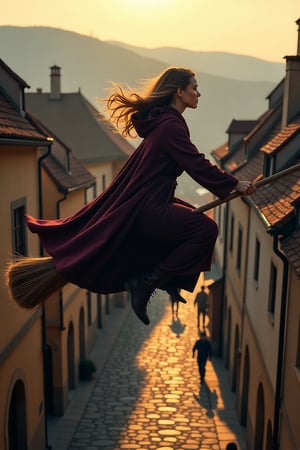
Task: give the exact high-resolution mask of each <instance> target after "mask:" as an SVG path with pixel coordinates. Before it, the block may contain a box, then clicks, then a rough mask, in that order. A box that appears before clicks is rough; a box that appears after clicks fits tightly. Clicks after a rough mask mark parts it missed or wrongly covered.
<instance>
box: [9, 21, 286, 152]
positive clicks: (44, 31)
mask: <svg viewBox="0 0 300 450" xmlns="http://www.w3.org/2000/svg"><path fill="white" fill-rule="evenodd" d="M135 49H136V48H135ZM140 50H141V51H142V49H140ZM145 53H148V50H145ZM166 54H167V55H168V54H170V55H171V54H172V61H173V63H174V64H176V65H185V63H186V62H187V59H185V56H184V55H185V54H187V55H189V57H190V55H191V52H185V51H184V50H177V49H170V51H169V50H168V52H167V53H166ZM176 54H178V56H177V57H176ZM0 56H1V58H2V59H3V60H4V61H5V62H6V64H8V65H9V66H10V67H11V68H12V69H13V70H14V71H16V72H17V73H18V75H20V76H21V77H22V78H23V79H24V80H25V81H26V82H27V83H28V84H29V85H30V86H31V87H32V88H31V90H36V89H37V88H42V89H43V90H44V91H49V89H50V78H49V73H50V70H49V67H50V66H52V65H53V64H57V65H59V66H60V67H61V68H62V70H61V74H62V82H61V84H62V90H63V91H65V92H74V91H77V90H78V89H79V88H80V89H81V91H82V93H83V94H84V95H85V96H86V97H87V98H88V99H89V100H90V101H91V102H92V103H93V104H94V105H95V106H96V107H98V108H99V109H101V107H102V105H101V104H100V103H97V101H96V99H97V97H103V96H104V95H105V88H107V87H108V86H109V84H110V81H112V80H113V81H117V82H118V81H120V82H125V83H127V84H129V85H131V86H135V85H136V84H137V82H138V80H141V79H144V78H148V77H151V76H154V75H156V74H157V73H159V72H160V71H161V70H163V69H164V68H165V67H167V66H169V65H170V63H169V62H167V63H166V62H164V61H159V60H157V59H154V58H150V57H146V56H141V55H139V54H137V53H136V51H133V50H130V49H128V48H126V47H125V46H124V47H123V46H120V45H115V44H112V43H107V42H103V41H100V40H99V39H95V38H93V37H88V36H83V35H80V34H78V33H74V32H71V31H65V30H61V29H57V28H50V27H13V26H1V27H0ZM215 57H216V55H215ZM199 58H200V52H199ZM235 58H236V61H239V60H240V61H241V62H240V65H241V66H242V65H243V62H244V59H243V57H239V56H235ZM197 60H198V56H197V55H194V61H195V62H197ZM199 60H200V59H199ZM236 64H237V62H236ZM253 64H254V63H253ZM257 64H258V65H259V64H260V61H259V60H257ZM265 64H266V66H267V67H270V68H274V67H277V66H274V64H273V63H268V62H266V63H265ZM188 66H191V64H190V63H189V64H188ZM253 67H255V64H254V65H253ZM200 69H201V68H199V74H198V73H197V78H198V83H199V89H200V91H201V94H202V96H201V99H200V103H199V106H198V110H197V111H187V112H186V114H185V117H186V118H187V120H188V123H189V125H190V129H191V136H192V139H193V141H194V142H195V143H196V145H198V146H199V148H200V149H201V150H202V151H204V152H208V153H210V151H211V150H212V149H213V148H215V147H216V146H218V145H220V144H222V143H223V142H224V140H225V139H226V134H225V131H226V129H227V127H228V125H229V123H230V122H231V120H232V119H233V118H235V119H255V118H256V117H257V116H258V115H260V114H261V113H262V112H263V111H264V110H265V109H266V107H267V104H266V102H265V97H266V96H267V95H268V93H269V92H270V91H271V90H272V89H273V88H274V86H275V83H274V82H272V81H244V80H233V79H230V78H226V77H224V76H223V73H224V71H225V66H224V64H223V63H220V64H219V76H216V75H211V74H208V73H203V72H202V70H200ZM252 73H254V69H253V70H252ZM261 75H262V74H261ZM274 78H275V75H274ZM280 80H281V77H279V78H278V80H277V81H278V82H279V81H280Z"/></svg>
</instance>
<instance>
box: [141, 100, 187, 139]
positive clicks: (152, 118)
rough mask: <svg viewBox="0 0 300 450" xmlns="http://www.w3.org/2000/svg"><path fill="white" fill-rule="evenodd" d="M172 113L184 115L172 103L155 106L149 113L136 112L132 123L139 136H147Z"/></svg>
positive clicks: (179, 115) (178, 115)
mask: <svg viewBox="0 0 300 450" xmlns="http://www.w3.org/2000/svg"><path fill="white" fill-rule="evenodd" d="M170 115H171V116H173V115H175V116H177V117H180V118H181V119H182V120H184V119H183V117H182V115H181V114H180V112H179V111H177V109H176V108H174V107H173V106H170V105H163V106H155V107H154V108H152V109H151V110H150V111H148V112H147V113H135V114H133V116H132V123H133V126H134V128H135V131H136V133H137V134H138V136H139V137H141V138H145V137H147V136H148V135H149V134H150V133H151V131H152V130H153V129H154V128H156V127H157V125H159V124H160V123H162V122H164V121H165V120H167V119H169V118H170Z"/></svg>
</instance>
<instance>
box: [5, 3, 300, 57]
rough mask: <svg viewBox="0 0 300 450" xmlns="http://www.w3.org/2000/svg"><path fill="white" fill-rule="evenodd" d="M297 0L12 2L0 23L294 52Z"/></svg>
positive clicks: (254, 52) (255, 51)
mask: <svg viewBox="0 0 300 450" xmlns="http://www.w3.org/2000/svg"><path fill="white" fill-rule="evenodd" d="M298 18H300V0H51V1H49V2H48V1H47V2H45V1H41V0H26V1H24V0H13V1H11V2H8V1H6V2H2V5H1V14H0V25H17V26H33V25H40V26H51V27H57V28H62V29H65V30H70V31H75V32H77V33H81V34H85V35H89V36H93V37H96V38H98V39H101V40H104V41H106V40H117V41H122V42H125V43H127V44H133V45H138V46H141V47H159V46H172V47H180V48H185V49H191V50H201V51H225V52H230V53H238V54H244V55H250V56H256V57H258V58H262V59H266V60H269V61H281V62H282V61H283V59H282V58H283V57H284V56H286V55H295V54H296V49H297V25H296V24H295V21H296V20H297V19H298Z"/></svg>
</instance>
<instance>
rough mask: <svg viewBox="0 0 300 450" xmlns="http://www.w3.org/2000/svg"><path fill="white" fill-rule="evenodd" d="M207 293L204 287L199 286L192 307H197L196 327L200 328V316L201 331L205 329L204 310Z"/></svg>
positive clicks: (206, 304)
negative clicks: (199, 289)
mask: <svg viewBox="0 0 300 450" xmlns="http://www.w3.org/2000/svg"><path fill="white" fill-rule="evenodd" d="M207 298H208V296H207V293H206V292H205V286H201V291H200V292H198V293H197V295H196V297H195V301H194V306H195V305H197V327H198V329H199V328H200V316H202V329H204V328H205V319H206V310H207V307H208V303H207Z"/></svg>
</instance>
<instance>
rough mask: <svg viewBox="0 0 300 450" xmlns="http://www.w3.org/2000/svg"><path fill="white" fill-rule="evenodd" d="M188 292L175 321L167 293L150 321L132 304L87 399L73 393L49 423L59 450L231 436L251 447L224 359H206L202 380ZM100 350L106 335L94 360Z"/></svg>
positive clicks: (168, 444)
mask: <svg viewBox="0 0 300 450" xmlns="http://www.w3.org/2000/svg"><path fill="white" fill-rule="evenodd" d="M185 294H186V295H185V297H186V298H187V300H188V304H187V305H182V304H180V307H179V319H178V320H172V313H171V305H170V302H169V300H168V297H167V294H165V293H164V292H162V291H158V293H157V294H156V295H155V297H154V298H153V300H152V301H151V304H150V305H149V307H148V310H149V316H150V320H151V324H150V326H148V327H146V326H144V325H143V324H142V323H140V322H139V321H138V319H137V318H136V317H135V316H134V314H133V313H132V312H131V310H130V309H129V311H128V313H126V316H125V317H124V318H123V326H122V328H121V331H120V333H119V335H118V336H117V338H116V340H115V344H114V345H113V347H112V348H111V349H110V351H109V352H108V349H107V356H106V358H104V360H103V362H102V369H101V370H100V371H98V373H97V375H96V377H95V380H94V381H93V382H92V385H91V384H89V383H86V384H85V386H84V387H83V394H82V395H81V397H82V401H79V402H78V401H77V402H76V400H75V398H74V399H72V401H71V404H70V407H69V410H68V413H67V414H66V416H64V417H63V418H61V419H57V421H53V423H51V425H50V442H49V444H50V445H52V447H53V448H54V449H55V450H78V449H84V450H100V449H101V450H121V449H122V450H123V449H128V450H135V449H140V450H142V449H147V450H199V449H201V450H206V449H212V450H224V449H225V448H226V444H227V443H228V442H231V441H234V442H236V443H238V445H239V449H240V450H245V449H246V448H247V447H246V444H245V437H244V428H243V427H241V426H240V425H239V424H238V419H237V414H236V411H235V396H234V394H232V393H231V392H230V390H229V382H228V371H227V370H226V369H224V366H223V362H222V361H221V360H220V358H218V357H213V359H212V362H208V363H207V374H206V384H203V385H200V384H199V374H198V366H197V364H196V359H193V358H192V347H193V345H194V343H195V341H196V339H197V338H198V330H197V321H196V311H195V309H194V306H193V296H192V295H191V294H188V293H185ZM126 309H127V308H126ZM102 345H103V342H102ZM97 349H98V351H99V352H100V353H98V357H100V354H101V351H102V350H101V340H99V342H97V343H96V345H95V349H94V355H95V358H96V357H97V356H96V355H97V353H96V352H97ZM108 353H109V354H108ZM95 358H93V359H95ZM77 397H78V398H79V399H80V393H77ZM76 417H77V423H76V424H75V421H76ZM75 425H76V426H75ZM72 427H73V428H74V429H72ZM68 435H69V442H67V441H68Z"/></svg>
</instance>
